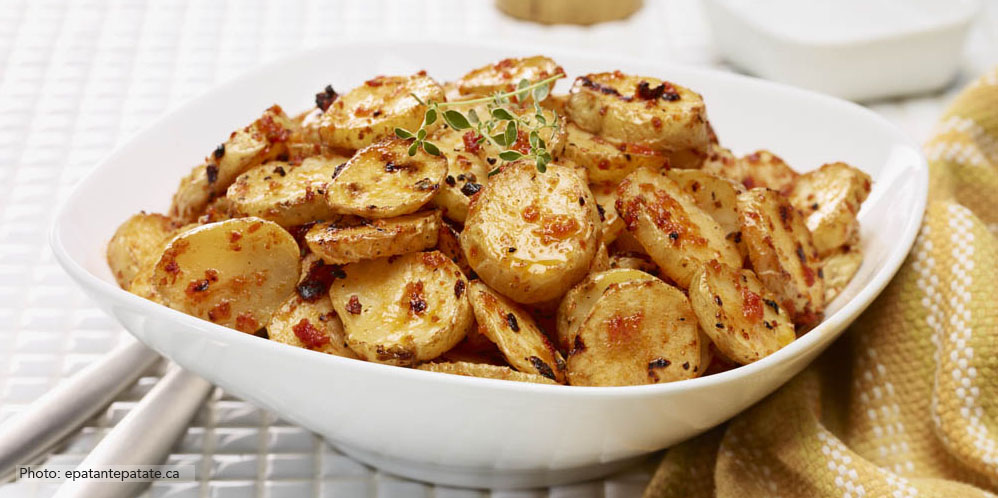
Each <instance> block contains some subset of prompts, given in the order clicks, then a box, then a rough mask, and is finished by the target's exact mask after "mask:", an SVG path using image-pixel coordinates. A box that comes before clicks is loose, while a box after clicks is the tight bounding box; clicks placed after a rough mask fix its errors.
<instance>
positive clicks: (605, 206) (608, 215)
mask: <svg viewBox="0 0 998 498" xmlns="http://www.w3.org/2000/svg"><path fill="white" fill-rule="evenodd" d="M589 189H590V190H592V192H593V197H594V198H595V199H596V205H597V206H596V210H597V212H598V213H599V215H600V220H601V221H602V222H603V233H602V236H601V240H602V241H603V243H604V244H606V245H608V246H609V245H610V244H612V243H613V241H615V240H617V237H618V236H620V233H621V232H623V231H624V220H622V219H620V215H618V214H617V184H616V183H591V184H589Z"/></svg>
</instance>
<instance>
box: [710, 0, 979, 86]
mask: <svg viewBox="0 0 998 498" xmlns="http://www.w3.org/2000/svg"><path fill="white" fill-rule="evenodd" d="M705 7H706V11H707V17H708V19H709V20H710V23H711V32H712V33H713V38H714V43H715V45H716V46H717V47H718V50H719V51H720V52H721V54H722V55H723V56H724V57H725V58H727V59H728V60H729V61H731V62H732V63H734V64H735V65H737V66H739V67H741V68H743V69H745V70H747V71H749V72H751V73H752V74H755V75H758V76H761V77H764V78H768V79H772V80H777V81H782V82H786V83H790V84H793V85H798V86H802V87H806V88H810V89H812V90H817V91H820V92H825V93H829V94H832V95H835V96H838V97H842V98H846V99H851V100H857V101H866V100H873V99H878V98H884V97H893V96H900V95H907V94H913V93H919V92H928V91H932V90H938V89H939V88H941V87H943V86H944V85H946V84H947V83H949V82H950V81H952V80H953V78H954V77H955V76H956V73H957V71H958V70H959V66H960V61H961V48H962V47H963V41H964V39H965V38H966V34H967V31H968V28H969V27H970V24H971V21H972V20H973V18H974V15H975V14H976V13H977V12H978V11H979V10H980V2H979V0H903V1H902V0H816V1H808V2H801V1H799V0H706V1H705Z"/></svg>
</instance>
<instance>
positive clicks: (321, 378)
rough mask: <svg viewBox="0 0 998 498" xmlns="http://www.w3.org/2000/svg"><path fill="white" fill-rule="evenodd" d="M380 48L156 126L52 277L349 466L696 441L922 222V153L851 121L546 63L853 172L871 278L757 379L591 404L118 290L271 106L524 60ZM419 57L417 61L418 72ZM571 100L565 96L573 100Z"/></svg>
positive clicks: (89, 207)
mask: <svg viewBox="0 0 998 498" xmlns="http://www.w3.org/2000/svg"><path fill="white" fill-rule="evenodd" d="M406 48H407V49H410V50H411V52H410V51H408V50H407V52H406V53H403V52H402V51H400V50H399V48H398V46H397V45H394V44H388V43H373V44H363V45H341V46H334V47H329V48H324V49H320V50H313V51H309V52H305V53H302V54H299V55H295V56H293V57H290V58H287V59H284V60H282V61H279V62H277V63H274V64H270V65H268V66H266V67H264V68H261V69H258V70H255V71H253V72H251V73H249V74H246V75H245V76H243V77H240V78H237V79H236V80H233V81H230V82H228V83H226V84H224V85H222V86H220V87H218V88H216V89H215V90H213V91H211V92H209V93H208V94H206V95H204V96H202V97H200V98H197V99H195V100H194V101H192V102H190V103H188V104H186V105H184V106H183V107H181V108H180V109H178V110H177V111H175V112H173V113H171V114H170V115H168V116H166V117H164V118H163V119H161V120H159V121H158V122H156V123H155V124H153V125H152V126H151V127H150V128H148V129H146V130H145V131H144V132H142V133H140V134H138V135H137V136H135V137H134V138H132V139H131V140H130V141H129V142H128V143H127V144H125V145H124V146H122V147H121V148H119V149H118V150H116V151H114V152H113V153H112V154H111V155H110V156H108V157H107V158H106V159H104V160H103V161H101V162H100V164H98V165H97V166H96V167H95V168H94V170H93V172H92V173H91V174H90V175H88V176H87V177H86V178H85V179H84V180H82V181H81V182H80V184H79V185H77V187H76V189H75V190H74V191H73V193H72V194H71V195H70V197H69V198H68V199H67V200H66V202H65V204H63V206H62V207H61V209H60V211H59V213H58V216H57V219H56V222H55V226H54V227H53V232H52V247H53V249H54V251H55V254H56V256H57V258H58V260H59V262H60V263H61V264H62V265H63V266H64V267H65V268H66V270H67V271H68V272H69V274H70V275H72V277H73V278H74V279H75V280H76V281H77V282H79V284H80V285H81V286H82V287H83V288H84V290H85V291H86V292H87V293H89V294H90V295H91V296H92V297H93V298H94V300H95V301H97V303H98V304H99V305H100V306H101V307H102V308H104V309H105V310H106V311H107V312H108V313H110V314H111V315H113V316H114V317H115V318H117V319H118V320H119V321H120V322H121V323H122V324H123V325H124V326H125V328H127V329H128V330H129V331H131V333H132V334H134V335H135V336H136V337H137V338H139V339H140V340H141V341H142V342H144V343H146V344H148V345H149V346H150V347H152V348H153V349H155V350H156V351H158V352H160V353H162V354H163V355H164V356H167V357H169V358H171V359H172V360H174V361H176V362H177V363H179V364H180V365H182V366H183V367H185V368H187V369H189V370H191V371H194V372H196V373H198V374H199V375H202V376H203V377H205V378H206V379H208V380H210V381H211V382H213V383H215V384H217V385H219V386H221V387H222V388H224V389H225V390H227V391H229V392H231V393H233V394H235V395H237V396H241V397H243V398H245V399H247V400H250V401H252V402H253V403H256V404H258V405H260V406H262V407H265V408H267V409H269V410H273V411H275V412H277V413H279V414H281V416H283V417H285V418H286V419H288V420H290V421H293V422H295V423H297V424H301V425H302V426H304V427H307V428H309V429H311V430H313V431H315V432H317V433H319V434H321V435H322V436H324V437H326V438H327V439H328V440H329V441H330V442H331V443H332V444H334V445H336V446H337V447H339V448H340V449H341V450H342V451H344V452H346V453H347V454H349V455H352V456H353V457H355V458H357V459H359V460H361V461H364V462H367V463H369V464H371V465H374V466H377V467H380V468H382V469H385V470H387V471H389V472H393V473H397V474H401V475H403V476H406V477H411V478H415V479H421V480H427V481H433V482H438V483H446V484H451V485H461V486H473V487H524V486H539V485H549V484H554V483H562V482H567V481H573V480H581V479H587V478H595V477H598V476H601V475H603V474H606V473H608V472H610V471H613V470H615V469H617V468H620V467H621V466H623V465H625V464H626V463H628V462H629V461H630V460H633V459H634V458H638V457H641V456H642V455H646V454H647V453H649V452H653V451H655V450H659V449H662V448H665V447H667V446H669V445H672V444H674V443H677V442H679V441H682V440H684V439H687V438H690V437H692V436H694V435H696V434H699V433H701V432H703V431H705V430H707V429H709V428H710V427H712V426H714V425H717V424H718V423H721V422H723V421H724V420H727V419H728V418H730V417H732V416H733V415H735V414H736V413H738V412H739V411H741V410H743V409H745V408H746V407H748V406H749V405H751V404H753V403H755V402H756V401H758V400H759V399H761V398H762V397H764V396H766V395H767V394H768V393H770V392H772V391H773V390H774V389H776V388H777V387H779V386H780V385H781V384H782V383H784V382H785V381H787V380H788V379H789V378H790V377H792V376H793V375H794V374H796V373H797V372H799V371H800V370H801V369H802V368H804V367H805V366H806V365H807V364H808V362H810V361H811V360H812V359H813V358H814V357H815V356H816V355H817V354H818V353H819V352H821V351H822V350H823V349H824V348H825V347H826V346H828V344H829V343H830V342H831V341H832V340H833V339H835V338H836V337H837V336H838V335H839V334H840V333H841V332H842V330H843V329H844V328H845V327H846V325H848V324H849V322H850V321H852V320H853V319H855V318H856V316H857V315H858V314H859V313H860V312H861V311H863V309H864V308H866V306H867V305H868V304H869V303H870V302H871V301H872V300H873V298H874V297H875V296H876V295H877V294H878V293H879V292H880V291H881V290H882V289H883V287H884V285H886V284H887V282H888V280H889V279H890V278H891V276H892V275H893V274H894V272H895V271H896V270H897V268H898V266H899V265H900V264H901V261H902V260H903V259H904V257H905V254H906V253H907V252H908V249H909V247H910V245H911V243H912V241H913V239H914V237H915V233H916V231H917V229H918V226H919V223H920V221H921V216H922V211H923V208H924V205H925V197H926V185H927V167H926V164H925V161H924V159H923V158H922V156H921V155H920V153H919V149H918V147H917V146H916V145H915V144H913V143H912V142H911V141H910V140H909V139H908V138H907V137H905V136H904V135H903V134H902V133H901V132H900V131H898V130H897V129H896V128H894V127H893V126H891V125H890V124H889V123H888V122H887V121H885V120H884V119H883V118H881V117H879V116H877V115H875V114H873V113H872V112H870V111H868V110H866V109H864V108H861V107H859V106H856V105H853V104H850V103H848V102H844V101H841V100H836V99H833V98H830V97H825V96H821V95H818V94H814V93H809V92H806V91H802V90H796V89H793V88H789V87H786V86H782V85H779V84H774V83H768V82H764V81H760V80H755V79H751V78H746V77H743V76H737V75H732V74H726V73H720V72H715V71H710V70H705V69H692V68H684V67H673V66H668V65H663V64H646V63H640V62H636V61H628V60H625V59H623V58H620V57H612V58H611V57H595V56H591V55H586V54H579V53H569V52H564V51H561V50H554V49H552V50H548V49H544V51H545V52H547V53H548V54H550V55H551V56H552V57H554V58H556V59H557V60H558V61H559V62H560V63H561V64H562V65H564V67H565V69H566V71H567V72H568V74H569V75H571V76H574V75H578V74H583V73H585V72H591V71H601V70H609V69H621V70H623V71H627V72H632V73H638V74H648V75H654V76H659V77H663V78H667V79H669V80H673V81H676V82H677V83H680V84H682V85H685V86H689V87H691V88H694V89H696V90H697V91H699V92H702V94H703V95H704V98H705V99H706V101H707V105H708V110H709V113H710V118H711V121H712V123H713V124H714V127H715V129H716V130H717V133H718V135H719V136H720V137H721V139H722V141H723V143H725V144H727V145H728V146H730V147H732V148H733V149H734V150H735V151H736V152H742V153H744V152H748V151H750V150H754V148H756V147H760V148H761V147H766V148H770V149H772V150H774V151H776V152H777V153H779V154H780V155H782V156H783V157H785V158H786V160H788V161H789V163H790V164H792V165H793V166H795V167H797V168H801V169H811V168H816V167H817V166H819V165H820V164H821V163H823V162H827V161H832V160H843V161H847V162H849V163H851V164H853V165H856V166H857V167H859V168H862V169H863V170H865V171H867V172H868V173H870V174H871V175H872V176H873V178H874V184H873V192H872V194H871V195H870V198H869V200H867V202H866V204H864V206H863V210H862V212H861V213H860V220H861V221H862V237H863V239H862V240H863V241H862V244H863V250H864V251H865V253H866V260H865V262H864V263H863V266H862V268H861V269H860V271H859V273H858V274H857V276H856V278H855V279H854V280H853V282H852V283H851V284H850V285H849V287H848V288H847V289H846V290H845V292H844V293H843V294H842V296H841V297H839V298H838V299H837V300H836V301H835V302H834V303H832V305H831V307H830V308H829V310H828V316H827V318H826V319H825V321H824V322H823V323H822V324H821V325H819V326H818V327H817V328H815V329H814V330H812V331H811V332H809V333H808V334H806V335H805V336H803V337H802V338H800V339H798V340H797V341H795V342H794V343H793V344H791V345H790V346H788V347H786V348H784V349H782V350H780V351H779V352H777V353H776V354H773V355H771V356H769V357H767V358H764V359H763V360H761V361H758V362H756V363H753V364H751V365H747V366H744V367H741V368H737V369H735V370H732V371H728V372H724V373H721V374H718V375H712V376H709V377H704V378H699V379H693V380H687V381H682V382H676V383H673V384H664V385H651V386H634V387H609V388H587V387H568V386H546V385H534V384H524V383H516V382H505V381H498V380H490V379H477V378H469V377H458V376H450V375H445V374H438V373H432V372H424V371H420V370H412V369H405V368H397V367H390V366H385V365H378V364H375V363H365V362H362V361H355V360H349V359H345V358H339V357H334V356H329V355H323V354H318V353H314V352H311V351H307V350H304V349H297V348H293V347H289V346H285V345H282V344H278V343H275V342H270V341H266V340H263V339H260V338H257V337H253V336H250V335H246V334H241V333H237V332H234V331H232V330H229V329H226V328H223V327H221V326H218V325H215V324H212V323H209V322H206V321H202V320H200V319H197V318H194V317H191V316H187V315H184V314H182V313H180V312H177V311H173V310H171V309H168V308H165V307H163V306H159V305H156V304H153V303H151V302H149V301H146V300H143V299H141V298H139V297H136V296H133V295H131V294H129V293H127V292H125V291H123V290H121V289H119V288H118V287H117V285H115V284H114V279H113V278H112V276H111V273H110V271H109V270H108V269H107V265H106V263H105V259H104V248H105V244H106V242H107V240H108V239H109V238H110V237H111V235H112V233H113V232H114V230H115V228H116V227H117V226H118V224H119V223H121V222H122V221H123V220H125V219H126V218H127V217H128V216H129V215H131V214H133V213H135V212H137V211H139V210H142V209H145V210H152V211H163V210H165V209H166V208H167V206H168V201H169V198H170V195H171V193H172V191H173V190H174V188H175V187H176V185H177V182H178V181H179V179H180V177H181V175H183V174H185V173H186V172H187V171H188V170H189V168H190V167H191V166H192V165H194V164H195V163H196V162H197V161H198V160H199V159H200V158H201V157H203V156H204V154H205V151H210V150H212V149H213V148H214V147H215V145H216V143H217V142H219V141H220V140H221V139H222V138H223V137H225V136H226V135H227V134H228V133H229V131H230V130H232V129H235V128H236V127H238V126H241V125H243V124H244V123H246V122H249V121H250V120H252V119H253V118H254V117H255V116H257V115H258V114H259V113H260V112H261V111H262V110H263V109H264V108H266V107H267V106H269V105H270V104H271V103H273V102H278V103H280V104H282V105H283V106H285V108H286V109H288V110H289V111H298V110H303V109H305V108H307V107H309V106H310V105H313V104H312V103H311V100H312V95H314V94H315V92H317V91H318V90H319V89H321V88H322V87H324V86H325V85H326V84H327V83H332V84H333V85H334V87H335V88H337V89H342V90H346V89H348V88H351V87H352V86H353V85H356V84H359V83H360V82H362V81H363V80H365V79H367V78H369V77H370V76H371V75H374V74H391V73H410V72H412V71H415V70H418V69H426V70H428V71H429V72H430V74H431V75H433V76H435V77H436V78H438V79H439V80H441V81H443V80H446V79H450V78H455V77H457V76H459V75H460V74H462V73H463V72H464V71H466V70H467V69H469V68H472V67H475V66H478V65H481V64H485V63H487V62H490V61H495V60H498V59H500V58H502V57H506V56H510V55H530V54H531V52H536V51H539V50H538V49H531V50H510V49H506V48H497V47H489V46H476V45H469V44H422V43H421V44H406ZM411 54H419V55H411ZM567 86H568V85H567V84H565V83H564V82H563V83H562V85H561V87H560V89H561V91H564V90H565V89H566V88H567Z"/></svg>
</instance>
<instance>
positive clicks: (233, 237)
mask: <svg viewBox="0 0 998 498" xmlns="http://www.w3.org/2000/svg"><path fill="white" fill-rule="evenodd" d="M241 238H243V234H241V233H239V232H238V231H236V230H233V231H231V232H229V242H231V243H233V244H235V243H236V242H238V241H239V239H241Z"/></svg>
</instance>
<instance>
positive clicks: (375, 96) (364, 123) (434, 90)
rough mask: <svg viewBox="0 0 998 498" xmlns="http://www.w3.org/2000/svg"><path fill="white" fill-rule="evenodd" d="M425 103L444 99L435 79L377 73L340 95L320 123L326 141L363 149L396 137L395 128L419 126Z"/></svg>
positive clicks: (334, 145) (320, 133) (423, 75)
mask: <svg viewBox="0 0 998 498" xmlns="http://www.w3.org/2000/svg"><path fill="white" fill-rule="evenodd" d="M413 95H416V96H418V97H419V98H420V100H422V101H423V102H428V101H430V100H433V101H436V102H443V101H444V90H443V88H442V87H441V86H440V85H439V84H437V82H436V81H434V80H433V78H430V77H429V76H426V74H425V73H423V74H414V75H412V76H377V77H375V78H373V79H370V80H368V81H366V82H365V83H364V84H363V85H361V86H359V87H357V88H354V89H353V90H350V91H349V92H347V93H346V94H344V95H341V96H339V97H338V98H337V99H336V100H335V101H333V103H332V104H331V105H330V106H329V108H328V109H326V112H325V113H324V114H323V115H322V117H321V118H320V122H319V125H318V127H319V135H320V138H321V140H322V143H323V144H325V145H328V146H330V147H335V148H339V149H353V150H357V149H361V148H364V147H367V146H369V145H371V144H373V143H375V142H378V141H379V140H383V139H385V138H389V137H393V136H395V128H397V127H401V128H405V129H407V130H415V129H417V128H419V124H420V123H421V122H422V121H423V114H424V113H425V112H426V106H425V105H423V104H420V103H419V101H418V100H416V98H415V97H413Z"/></svg>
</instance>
